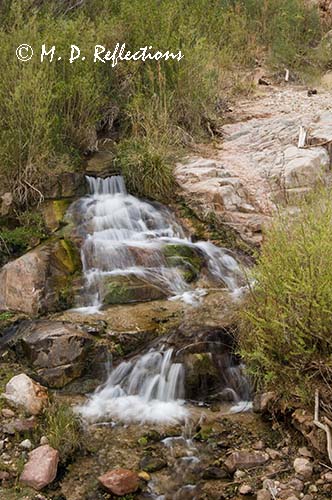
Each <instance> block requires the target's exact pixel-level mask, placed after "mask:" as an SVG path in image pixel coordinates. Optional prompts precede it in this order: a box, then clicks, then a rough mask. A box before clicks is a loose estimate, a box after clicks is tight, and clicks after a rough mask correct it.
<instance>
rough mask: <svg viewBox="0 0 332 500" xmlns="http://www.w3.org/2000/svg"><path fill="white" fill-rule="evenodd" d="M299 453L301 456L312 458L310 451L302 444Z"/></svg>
mask: <svg viewBox="0 0 332 500" xmlns="http://www.w3.org/2000/svg"><path fill="white" fill-rule="evenodd" d="M299 455H301V456H302V457H306V458H312V453H311V451H310V450H308V448H307V447H306V446H303V447H302V448H299Z"/></svg>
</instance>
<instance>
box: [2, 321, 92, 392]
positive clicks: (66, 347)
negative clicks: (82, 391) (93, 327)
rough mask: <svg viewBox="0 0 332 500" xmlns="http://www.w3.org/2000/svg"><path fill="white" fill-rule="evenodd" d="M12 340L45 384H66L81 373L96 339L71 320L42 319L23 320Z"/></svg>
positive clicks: (57, 385) (19, 352) (52, 385)
mask: <svg viewBox="0 0 332 500" xmlns="http://www.w3.org/2000/svg"><path fill="white" fill-rule="evenodd" d="M12 343H14V345H15V350H16V352H17V354H18V355H21V357H22V358H23V359H24V361H28V362H29V364H30V366H31V367H32V368H34V369H35V370H36V371H37V373H38V375H39V377H40V378H41V380H42V381H43V382H44V383H45V384H47V385H48V386H49V387H63V386H65V385H66V384H68V383H69V382H71V381H72V380H75V379H76V378H78V377H80V376H81V375H82V372H83V371H84V369H85V366H86V361H87V358H88V355H89V352H90V350H91V349H92V347H93V346H94V344H95V339H94V337H92V336H91V335H89V334H87V333H86V332H85V331H84V330H83V329H82V328H80V327H78V326H75V325H72V324H70V323H67V324H66V323H63V322H62V321H46V320H45V321H44V320H41V321H26V322H23V323H22V324H21V325H20V326H19V327H18V328H17V330H16V333H15V338H14V339H12Z"/></svg>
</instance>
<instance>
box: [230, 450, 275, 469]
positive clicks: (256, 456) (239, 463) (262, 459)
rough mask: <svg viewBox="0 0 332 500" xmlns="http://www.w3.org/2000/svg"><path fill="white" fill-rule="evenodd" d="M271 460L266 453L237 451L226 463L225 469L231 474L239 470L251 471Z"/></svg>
mask: <svg viewBox="0 0 332 500" xmlns="http://www.w3.org/2000/svg"><path fill="white" fill-rule="evenodd" d="M268 460H269V456H268V455H267V454H266V453H260V452H258V451H256V452H250V451H235V452H233V453H231V455H230V456H229V457H228V458H227V459H226V461H225V467H226V468H227V470H228V471H229V472H231V473H233V472H234V471H235V470H236V469H237V468H241V469H250V468H252V467H258V466H260V465H264V464H265V463H266V462H267V461H268Z"/></svg>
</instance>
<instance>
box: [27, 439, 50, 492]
mask: <svg viewBox="0 0 332 500" xmlns="http://www.w3.org/2000/svg"><path fill="white" fill-rule="evenodd" d="M58 462H59V452H58V451H57V450H55V449H54V448H51V447H50V446H49V445H48V444H45V445H44V446H39V447H38V448H36V449H35V450H33V451H31V452H30V453H29V460H28V462H27V463H26V464H25V466H24V469H23V472H22V474H21V477H20V481H21V483H24V484H26V485H27V486H30V487H31V488H34V489H35V490H41V489H42V488H44V487H45V486H47V485H48V484H50V483H51V482H52V481H54V479H55V477H56V473H57V469H58Z"/></svg>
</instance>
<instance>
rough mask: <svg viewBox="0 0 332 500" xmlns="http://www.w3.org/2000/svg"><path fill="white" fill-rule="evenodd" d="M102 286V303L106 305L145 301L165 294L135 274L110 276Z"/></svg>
mask: <svg viewBox="0 0 332 500" xmlns="http://www.w3.org/2000/svg"><path fill="white" fill-rule="evenodd" d="M104 287H105V293H104V298H103V303H104V304H108V305H112V304H127V303H130V302H145V301H148V300H157V299H160V298H162V297H164V296H165V295H164V292H163V291H162V290H161V289H159V288H158V287H156V286H154V285H153V284H150V283H147V282H145V281H144V280H141V279H140V278H138V277H136V276H135V275H125V276H111V277H109V278H107V280H106V283H105V285H104Z"/></svg>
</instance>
